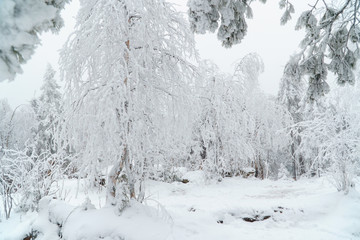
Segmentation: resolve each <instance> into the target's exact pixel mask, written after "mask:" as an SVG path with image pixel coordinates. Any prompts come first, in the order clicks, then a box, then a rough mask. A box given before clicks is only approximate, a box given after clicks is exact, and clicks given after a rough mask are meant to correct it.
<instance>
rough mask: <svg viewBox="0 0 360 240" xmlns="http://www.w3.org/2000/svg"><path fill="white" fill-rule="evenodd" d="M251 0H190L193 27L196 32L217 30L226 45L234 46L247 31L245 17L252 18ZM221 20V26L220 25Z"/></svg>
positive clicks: (190, 15)
mask: <svg viewBox="0 0 360 240" xmlns="http://www.w3.org/2000/svg"><path fill="white" fill-rule="evenodd" d="M249 4H250V1H249V2H248V1H237V0H226V1H219V0H189V2H188V6H189V18H190V23H191V29H192V30H193V31H194V32H196V33H202V34H204V33H206V31H211V32H215V31H216V30H217V29H218V33H217V36H218V39H219V40H220V41H221V42H222V45H223V46H224V47H232V46H233V45H234V44H238V43H240V42H241V40H242V39H243V38H244V36H245V35H246V32H247V23H246V20H245V18H252V15H253V14H252V9H251V8H250V5H249ZM219 22H220V26H219Z"/></svg>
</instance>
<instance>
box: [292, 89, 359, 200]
mask: <svg viewBox="0 0 360 240" xmlns="http://www.w3.org/2000/svg"><path fill="white" fill-rule="evenodd" d="M323 105H324V106H325V108H324V109H323V110H322V111H317V112H315V114H314V115H315V116H314V119H312V120H308V121H303V122H300V123H298V124H297V127H300V128H302V131H301V132H299V135H300V137H301V139H302V141H301V144H300V147H299V151H300V152H301V153H302V154H303V155H305V156H307V158H309V159H311V161H309V162H306V164H307V168H308V169H309V171H310V172H313V173H316V174H318V175H319V174H320V173H328V174H330V175H331V176H332V178H333V180H334V183H335V185H336V187H337V189H338V190H339V191H344V192H345V193H347V192H348V191H349V189H350V187H351V186H352V185H353V178H354V176H355V175H356V174H359V167H360V160H359V149H360V148H359V146H360V145H359V136H360V129H359V121H360V120H359V118H360V114H359V109H360V102H359V89H358V87H345V88H340V89H336V90H335V91H334V92H333V93H332V94H331V95H330V96H328V98H327V99H326V101H324V103H323ZM314 146H316V149H314Z"/></svg>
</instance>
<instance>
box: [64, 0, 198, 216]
mask: <svg viewBox="0 0 360 240" xmlns="http://www.w3.org/2000/svg"><path fill="white" fill-rule="evenodd" d="M194 54H195V52H194V41H193V36H192V34H191V32H190V31H189V30H188V27H187V24H186V22H185V21H184V19H183V16H181V15H180V14H179V13H177V12H176V11H175V10H174V9H173V7H172V6H171V5H170V4H169V3H166V2H165V1H162V0H156V1H147V0H141V1H130V0H110V1H108V0H106V1H105V0H100V1H94V0H91V1H82V7H81V9H80V11H79V15H78V18H77V26H76V31H75V32H74V33H73V34H72V36H71V37H70V39H69V40H68V42H67V44H66V46H65V47H64V49H63V51H62V54H61V55H62V56H61V66H62V75H63V78H64V80H65V81H66V86H67V87H66V92H65V97H66V99H65V107H64V109H65V122H66V124H65V126H63V129H64V130H63V132H62V134H61V136H62V139H63V140H66V141H67V143H68V144H70V145H72V146H73V147H74V148H75V149H76V150H77V151H78V155H79V157H78V159H79V162H78V166H79V168H80V169H81V171H82V172H83V173H84V175H87V176H88V177H92V178H94V177H96V174H97V172H96V171H97V169H102V168H104V167H109V166H112V169H111V171H110V172H109V178H108V181H107V189H108V195H107V196H108V203H109V204H111V205H114V206H117V208H118V209H119V210H120V211H121V209H123V208H124V207H126V206H128V205H129V201H130V200H131V199H135V200H137V201H140V202H141V201H142V200H143V199H144V188H143V184H142V183H143V180H144V179H145V178H146V177H147V175H148V173H149V171H150V169H151V168H152V167H153V165H152V164H153V162H154V160H155V159H157V158H159V155H160V154H161V151H159V149H160V146H159V145H160V144H161V143H162V141H161V139H159V136H158V134H157V133H158V132H161V131H160V130H161V129H162V128H164V127H165V126H164V125H163V124H162V123H163V120H164V116H166V114H168V113H169V112H170V113H171V112H173V111H172V109H173V108H174V106H178V104H179V103H181V102H182V100H183V98H184V97H183V96H184V95H185V94H186V86H188V85H189V83H190V80H191V78H192V74H193V70H194V67H193V66H192V65H191V64H190V63H189V62H188V59H189V57H191V56H193V55H194Z"/></svg>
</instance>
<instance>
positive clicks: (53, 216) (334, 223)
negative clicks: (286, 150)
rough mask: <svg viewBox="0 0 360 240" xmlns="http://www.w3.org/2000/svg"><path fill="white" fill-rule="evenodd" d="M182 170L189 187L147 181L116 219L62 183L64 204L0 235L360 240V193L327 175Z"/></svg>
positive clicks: (94, 195)
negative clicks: (140, 197)
mask: <svg viewBox="0 0 360 240" xmlns="http://www.w3.org/2000/svg"><path fill="white" fill-rule="evenodd" d="M187 175H188V176H187V178H188V179H190V182H189V183H187V184H183V183H179V182H176V183H171V184H169V183H162V182H155V181H148V182H147V191H148V192H147V193H148V194H147V195H148V197H147V198H146V202H145V205H141V204H137V203H133V204H132V207H131V208H129V209H127V210H125V212H124V213H123V214H122V215H121V216H120V217H119V216H117V215H116V213H115V212H114V210H113V209H112V208H109V207H103V206H104V203H105V191H104V190H101V191H99V190H98V189H97V190H92V191H89V192H87V193H85V192H83V191H80V192H79V194H78V196H77V197H76V198H75V192H76V185H77V182H76V180H68V181H65V182H64V191H63V197H65V202H66V203H64V202H63V201H61V200H50V199H44V200H42V202H41V211H40V214H37V213H28V214H27V215H25V216H21V217H20V216H19V215H16V214H14V215H13V217H12V218H11V219H10V220H7V221H4V220H3V221H2V222H1V223H0V239H1V240H18V239H21V240H22V239H23V238H24V236H25V235H24V234H26V233H27V232H30V229H31V228H33V229H39V230H41V231H43V232H44V233H45V235H40V237H39V239H49V240H55V239H59V237H58V235H59V229H60V228H59V227H58V226H57V225H56V224H55V223H61V224H62V226H61V233H60V235H62V236H63V239H67V240H80V239H84V240H85V239H89V240H92V239H108V240H109V239H118V240H119V239H126V240H144V239H147V240H150V239H154V240H162V239H164V240H184V239H187V240H220V239H226V240H232V239H234V240H238V239H246V240H252V239H265V240H272V239H276V240H281V239H284V240H290V239H293V240H295V239H299V240H300V239H301V240H304V239H307V240H321V239H323V240H356V239H360V194H359V193H358V192H357V191H355V190H353V191H351V192H350V193H349V194H348V195H344V194H343V193H338V192H337V191H336V189H335V188H334V187H333V186H332V185H331V184H330V183H329V182H328V181H327V179H326V178H314V179H305V178H304V179H301V180H299V181H296V182H295V181H290V180H278V181H270V180H263V181H262V180H258V179H243V178H226V179H223V180H222V181H221V182H216V181H213V182H206V181H205V180H204V179H203V178H202V176H201V172H192V173H188V174H187ZM80 185H81V184H80ZM80 189H81V187H80ZM65 193H66V194H65ZM99 193H100V195H99ZM99 196H100V197H99ZM87 197H88V198H89V199H90V200H91V202H92V204H93V205H94V206H95V208H97V209H95V208H94V207H93V206H92V204H89V203H86V198H87ZM84 202H85V203H86V204H84ZM100 207H102V208H101V209H99V208H100ZM49 219H50V222H49ZM51 222H52V223H51Z"/></svg>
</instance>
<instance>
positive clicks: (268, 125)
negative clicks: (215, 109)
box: [235, 53, 290, 178]
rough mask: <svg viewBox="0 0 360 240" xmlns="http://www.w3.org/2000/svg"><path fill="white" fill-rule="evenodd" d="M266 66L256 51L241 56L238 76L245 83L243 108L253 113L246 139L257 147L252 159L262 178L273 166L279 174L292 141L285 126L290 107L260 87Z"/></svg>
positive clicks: (253, 147) (250, 116)
mask: <svg viewBox="0 0 360 240" xmlns="http://www.w3.org/2000/svg"><path fill="white" fill-rule="evenodd" d="M263 70H264V65H263V62H262V59H261V57H260V56H259V55H258V54H256V53H250V54H248V55H246V56H245V57H244V58H243V59H241V60H240V62H239V63H238V65H237V67H236V70H235V77H236V78H237V79H238V80H239V81H241V82H242V84H243V86H244V96H243V98H244V106H243V108H244V112H246V114H248V116H249V117H248V119H247V124H246V125H247V129H246V132H247V138H246V141H247V142H249V143H250V145H251V146H252V149H253V157H252V158H251V159H250V162H249V163H250V164H251V166H252V167H254V168H255V175H256V176H257V177H259V178H267V177H269V176H270V172H271V169H272V170H274V171H275V172H273V174H274V175H277V172H276V171H277V168H278V166H279V164H280V155H279V153H280V152H283V151H284V149H285V147H286V146H287V145H288V141H289V139H288V138H287V137H286V134H285V132H284V131H282V130H283V129H284V128H285V127H287V126H289V124H290V117H289V115H288V112H287V111H286V109H284V108H283V106H281V105H280V104H277V103H276V102H275V99H272V98H270V97H268V96H266V95H265V94H264V93H263V92H262V91H261V90H260V88H259V79H258V78H259V75H260V74H261V73H262V72H263Z"/></svg>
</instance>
